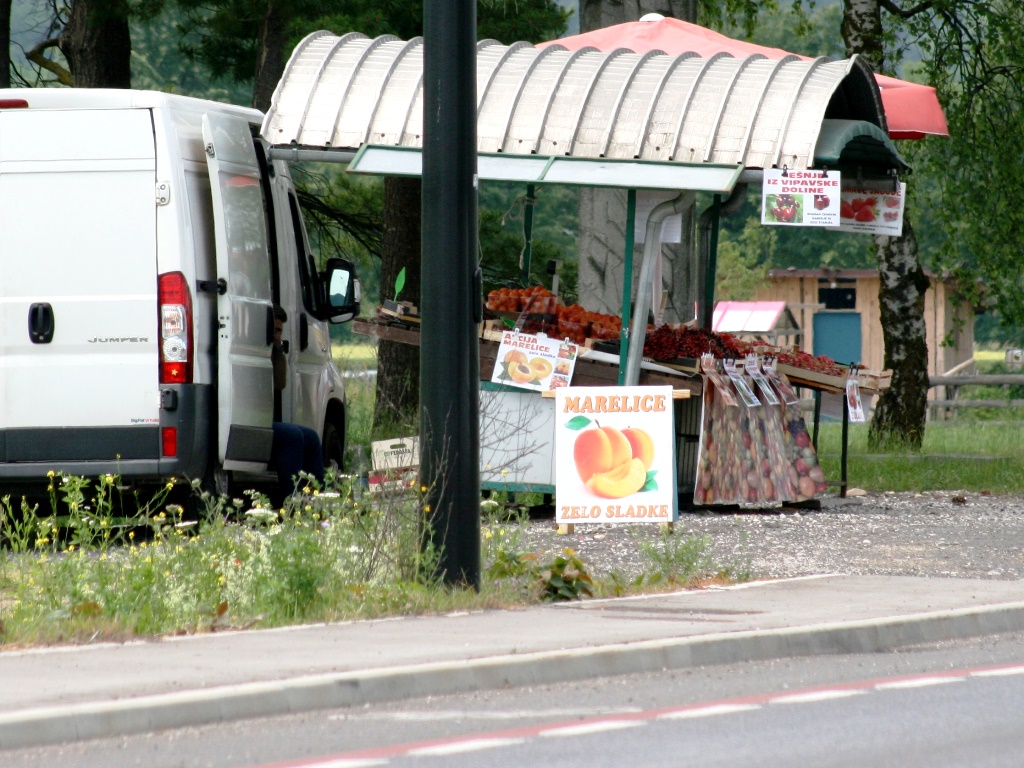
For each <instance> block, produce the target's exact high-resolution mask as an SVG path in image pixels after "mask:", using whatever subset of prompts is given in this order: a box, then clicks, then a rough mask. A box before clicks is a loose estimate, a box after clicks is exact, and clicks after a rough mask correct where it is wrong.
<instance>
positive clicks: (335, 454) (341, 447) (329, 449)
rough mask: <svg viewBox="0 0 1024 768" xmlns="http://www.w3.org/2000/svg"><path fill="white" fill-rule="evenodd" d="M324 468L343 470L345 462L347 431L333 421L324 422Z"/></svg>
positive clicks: (337, 471) (336, 470) (338, 471)
mask: <svg viewBox="0 0 1024 768" xmlns="http://www.w3.org/2000/svg"><path fill="white" fill-rule="evenodd" d="M323 451H324V469H333V470H334V471H335V472H336V473H340V472H341V471H342V466H343V464H344V462H345V433H344V432H343V431H342V430H341V429H340V428H339V427H338V424H337V423H336V422H333V421H328V422H327V423H325V424H324V444H323Z"/></svg>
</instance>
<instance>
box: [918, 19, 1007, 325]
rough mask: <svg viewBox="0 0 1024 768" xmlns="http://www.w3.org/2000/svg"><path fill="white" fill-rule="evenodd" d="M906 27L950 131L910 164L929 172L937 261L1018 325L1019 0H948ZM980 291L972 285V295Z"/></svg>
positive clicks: (1004, 316)
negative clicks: (935, 13) (919, 48)
mask: <svg viewBox="0 0 1024 768" xmlns="http://www.w3.org/2000/svg"><path fill="white" fill-rule="evenodd" d="M936 18H940V19H941V21H942V22H943V23H941V24H939V23H934V21H933V23H928V22H929V19H928V18H926V19H922V20H920V21H919V22H917V23H916V24H915V25H914V26H913V27H912V29H913V31H914V32H916V33H917V34H918V35H919V36H920V37H921V39H922V40H923V41H924V46H925V50H926V53H927V57H926V67H927V69H926V71H927V74H928V76H929V79H930V80H931V82H932V83H933V84H934V85H935V86H936V88H937V89H938V91H939V97H940V101H941V102H942V104H943V106H944V108H945V112H946V117H947V121H948V123H949V129H950V138H949V139H947V140H944V141H929V142H928V143H927V145H926V147H925V151H924V152H922V153H921V154H920V156H919V158H918V163H919V168H921V170H922V171H923V172H925V173H927V174H928V175H929V176H930V177H932V178H933V179H934V180H935V183H936V190H935V191H934V193H933V194H932V195H931V198H930V200H929V201H928V204H929V207H930V210H931V211H933V212H934V214H935V216H934V226H935V227H936V228H937V229H939V231H941V232H942V234H943V238H942V240H941V241H940V242H939V243H938V253H937V263H938V264H939V266H941V267H943V268H946V269H950V270H951V271H952V272H953V273H954V274H956V275H957V276H959V277H960V278H961V285H962V286H964V288H965V289H970V288H975V289H981V286H982V285H983V286H984V291H983V293H984V295H985V296H986V298H987V299H988V300H990V301H992V302H993V303H994V305H995V307H996V308H997V309H998V311H999V314H1000V316H1001V317H1002V318H1003V319H1004V320H1005V321H1006V323H1007V324H1008V325H1011V326H1014V325H1016V326H1020V325H1024V278H1022V276H1021V270H1020V269H1019V262H1020V246H1019V239H1020V232H1021V230H1022V228H1024V184H1022V182H1021V180H1022V178H1024V158H1022V157H1021V153H1020V152H1018V151H1016V150H1015V149H1013V148H1015V147H1018V146H1020V145H1021V143H1022V142H1024V125H1022V124H1021V120H1020V119H1019V113H1020V110H1021V107H1022V106H1024V51H1022V49H1021V46H1020V40H1021V38H1022V36H1024V7H1022V6H1021V5H1020V4H1018V3H1016V2H1003V1H997V2H992V3H979V4H967V3H960V4H956V7H955V8H952V9H950V10H948V11H946V12H945V13H944V14H943V15H942V16H941V17H936ZM979 293H982V291H980V290H976V291H972V292H970V293H969V294H968V296H969V298H971V299H972V300H976V299H977V298H978V296H979Z"/></svg>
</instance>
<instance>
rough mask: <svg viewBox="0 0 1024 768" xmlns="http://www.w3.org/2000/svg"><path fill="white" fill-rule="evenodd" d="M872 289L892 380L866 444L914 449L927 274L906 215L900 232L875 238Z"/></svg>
mask: <svg viewBox="0 0 1024 768" xmlns="http://www.w3.org/2000/svg"><path fill="white" fill-rule="evenodd" d="M876 241H877V245H878V273H879V277H880V287H879V290H878V298H879V302H878V303H879V308H880V312H881V316H882V317H881V320H882V335H883V338H884V340H885V367H886V368H891V369H892V384H891V386H890V387H889V389H888V390H886V391H885V392H884V393H883V394H882V396H881V397H879V399H878V402H877V403H876V404H875V415H874V418H873V419H872V422H871V426H870V428H869V429H868V444H869V445H870V446H872V448H874V449H877V450H901V449H910V450H915V451H916V450H920V448H921V443H922V442H923V441H924V429H925V415H926V414H927V411H928V344H927V343H926V341H925V339H926V335H925V324H924V297H925V292H926V291H927V290H928V284H929V281H928V277H927V276H926V275H925V274H924V270H923V269H921V264H920V262H919V261H918V258H917V238H916V237H915V236H914V228H913V226H912V225H911V223H910V218H909V217H907V216H904V218H903V234H902V235H900V236H899V237H878V238H876Z"/></svg>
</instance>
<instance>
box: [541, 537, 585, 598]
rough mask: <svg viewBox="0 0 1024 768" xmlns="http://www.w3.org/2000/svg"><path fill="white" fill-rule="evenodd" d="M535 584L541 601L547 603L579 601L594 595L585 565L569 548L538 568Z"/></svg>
mask: <svg viewBox="0 0 1024 768" xmlns="http://www.w3.org/2000/svg"><path fill="white" fill-rule="evenodd" d="M537 584H538V588H539V589H540V595H541V599H543V600H546V601H548V602H557V601H561V600H579V599H580V598H583V597H591V596H592V595H593V593H594V589H593V580H592V579H591V578H590V574H589V573H587V567H586V565H585V564H584V562H583V560H582V559H580V557H579V555H577V554H576V551H575V550H573V549H569V548H566V549H563V550H562V552H561V554H559V555H556V556H555V558H554V559H553V560H551V561H550V562H548V563H545V564H544V565H542V566H541V567H540V568H539V570H538V571H537Z"/></svg>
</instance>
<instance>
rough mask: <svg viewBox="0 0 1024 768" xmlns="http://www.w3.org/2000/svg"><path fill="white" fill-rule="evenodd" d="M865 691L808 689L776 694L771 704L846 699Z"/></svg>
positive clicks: (810, 702) (809, 702)
mask: <svg viewBox="0 0 1024 768" xmlns="http://www.w3.org/2000/svg"><path fill="white" fill-rule="evenodd" d="M862 693H865V691H863V690H854V689H850V688H840V689H835V690H829V691H808V692H807V693H793V694H787V695H785V696H776V697H775V698H773V699H771V700H770V701H769V702H768V703H769V704H812V703H814V702H816V701H830V700H831V699H846V698H849V697H850V696H860V695H861V694H862Z"/></svg>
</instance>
